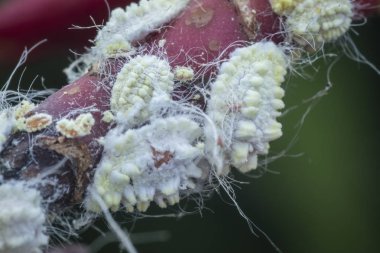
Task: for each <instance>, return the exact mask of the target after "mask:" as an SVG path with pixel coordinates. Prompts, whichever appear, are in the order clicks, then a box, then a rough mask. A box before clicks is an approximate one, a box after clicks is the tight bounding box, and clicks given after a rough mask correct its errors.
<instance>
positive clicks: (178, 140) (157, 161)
mask: <svg viewBox="0 0 380 253" xmlns="http://www.w3.org/2000/svg"><path fill="white" fill-rule="evenodd" d="M122 129H123V128H122V127H116V128H115V129H113V130H111V131H110V132H109V133H108V134H107V135H106V137H105V138H104V141H103V143H104V152H103V156H102V160H101V161H100V163H99V165H98V167H97V168H96V173H95V177H94V184H93V187H94V189H95V190H96V192H97V193H98V194H99V195H100V196H101V197H102V199H103V200H104V202H105V203H106V205H107V206H108V207H109V208H111V209H114V210H117V209H119V208H120V204H123V205H124V207H125V208H126V209H127V211H133V210H134V209H135V208H137V210H139V211H142V212H143V211H146V209H147V208H148V207H149V205H150V203H151V202H152V201H155V202H156V203H157V204H158V205H159V206H160V207H162V208H164V207H166V206H167V205H173V204H175V203H177V202H178V201H179V198H180V193H181V191H188V190H191V189H193V188H194V187H195V186H196V182H195V181H194V180H196V179H199V178H200V177H202V170H201V169H200V168H199V167H197V162H198V160H199V159H200V158H201V157H202V156H203V145H199V142H198V141H199V140H198V139H199V138H200V136H201V135H202V129H201V127H200V126H199V124H198V123H196V122H194V121H193V120H191V119H189V118H187V117H184V116H173V117H169V118H161V119H156V120H153V121H152V123H151V124H149V125H145V126H143V127H141V128H139V129H129V130H127V131H126V132H124V131H123V130H122ZM87 208H88V209H89V210H92V211H96V210H97V205H96V203H95V202H94V201H92V200H91V196H89V199H88V200H87Z"/></svg>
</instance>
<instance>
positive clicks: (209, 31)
mask: <svg viewBox="0 0 380 253" xmlns="http://www.w3.org/2000/svg"><path fill="white" fill-rule="evenodd" d="M29 1H32V0H29ZM44 1H48V0H38V1H37V0H35V2H38V3H39V2H44ZM91 1H94V2H95V0H91ZM99 1H100V0H99ZM361 1H362V2H363V1H364V0H361ZM70 2H71V1H70ZM86 2H87V1H86ZM96 2H98V1H96ZM238 2H239V1H228V0H205V1H203V2H200V1H195V0H194V1H192V3H191V4H190V6H189V7H188V8H187V9H186V10H185V11H184V13H182V14H181V15H180V16H179V17H178V18H177V19H175V20H173V21H172V22H171V23H170V24H169V26H167V28H166V29H163V30H162V31H161V32H160V33H158V34H155V35H152V36H150V37H149V39H148V40H147V43H148V44H150V45H151V46H152V45H153V44H155V45H156V44H157V43H158V41H159V40H165V41H166V43H165V45H164V47H165V49H166V52H167V56H168V58H169V60H170V62H171V64H172V66H173V67H175V66H178V65H186V66H190V67H192V68H194V69H195V70H197V71H204V70H209V69H206V68H205V64H206V65H207V64H208V63H210V62H212V61H215V60H219V59H223V58H226V57H227V56H228V53H229V52H230V51H231V50H233V48H235V47H237V46H239V44H238V43H235V42H236V41H240V42H241V43H246V42H247V41H248V40H251V41H257V40H262V39H263V38H268V39H272V40H273V41H275V42H278V41H281V39H282V38H281V37H279V36H274V35H275V34H277V32H278V31H280V28H281V27H280V25H279V23H278V22H279V21H278V18H277V16H276V15H275V14H274V13H272V12H271V9H270V5H269V2H268V0H261V1H259V0H251V1H250V6H249V8H252V10H254V11H255V12H249V13H253V14H254V15H252V16H248V19H247V16H244V13H243V12H242V9H239V8H238V5H237V4H236V3H238ZM232 3H235V5H233V4H232ZM367 3H368V2H367ZM35 8H37V7H35ZM16 9H17V8H16ZM231 44H232V45H233V46H231ZM152 47H153V46H152ZM189 56H190V58H189ZM122 63H123V61H113V62H110V64H109V65H110V66H111V68H112V69H113V70H112V74H111V76H113V78H112V77H111V78H110V79H108V78H106V77H104V76H101V75H100V74H99V73H96V72H92V73H90V74H87V75H85V76H83V77H82V78H80V79H79V80H77V81H76V82H74V83H72V84H70V85H68V86H65V87H63V88H62V89H61V90H59V91H58V92H56V93H55V94H53V95H52V96H50V97H49V98H47V99H46V100H45V101H44V102H43V103H42V104H40V105H39V106H38V107H37V108H36V109H35V110H34V111H33V112H32V113H36V112H44V113H48V114H50V115H52V116H53V118H54V120H58V119H60V118H62V117H66V116H70V117H75V116H76V115H78V114H79V113H81V112H91V113H92V114H93V116H94V118H95V121H96V123H95V125H94V126H93V128H92V133H91V135H88V136H86V137H82V138H74V139H68V138H63V137H62V136H60V135H59V134H58V133H57V132H56V130H55V127H54V125H52V126H50V128H49V131H41V132H37V133H34V134H28V133H25V132H22V133H17V134H14V135H12V136H11V137H10V138H9V141H8V143H7V144H6V145H5V149H4V151H3V152H2V153H1V154H0V159H1V160H2V161H3V162H4V161H6V162H7V163H8V164H10V166H11V167H12V168H13V171H12V173H8V174H6V173H5V174H4V173H3V174H4V175H3V176H4V178H5V179H10V178H21V179H26V180H27V179H28V178H32V177H35V176H36V175H38V174H39V173H41V172H42V171H43V170H44V168H45V167H48V165H46V162H44V161H50V160H52V162H55V163H57V162H58V161H60V160H62V159H63V158H65V157H66V158H69V161H67V162H66V163H65V166H63V168H62V169H61V170H60V172H59V175H52V176H56V177H57V178H58V180H59V181H60V184H61V185H65V187H67V189H69V190H68V191H67V192H66V193H65V194H63V195H62V196H61V197H59V198H58V199H57V201H56V203H53V205H52V206H51V208H53V209H58V208H61V207H70V206H72V205H73V204H77V203H79V202H81V200H82V198H83V195H84V192H85V189H86V188H87V186H88V184H89V183H90V181H91V178H92V174H93V169H94V168H95V167H96V164H97V162H98V161H99V159H100V156H101V151H102V148H101V145H100V144H99V143H98V142H97V140H96V139H98V138H99V137H102V136H104V135H105V134H106V133H107V131H108V130H109V128H110V126H109V125H108V124H106V123H105V122H103V121H102V120H101V115H102V112H104V111H105V110H108V109H109V100H110V89H111V86H112V82H113V80H114V76H115V75H116V73H117V69H119V68H120V65H122ZM91 108H92V109H96V110H95V111H92V109H91ZM30 139H32V140H33V141H34V142H35V143H37V145H35V149H34V148H33V149H30V145H29V144H30ZM14 140H16V141H18V143H19V145H13V144H12V143H15V141H14ZM32 156H33V158H34V159H33V162H32V163H30V162H29V161H30V160H32V159H31V157H32ZM44 166H45V167H44ZM49 187H50V186H49ZM41 192H43V195H44V197H45V198H48V197H51V195H52V194H54V188H53V189H51V188H46V186H41Z"/></svg>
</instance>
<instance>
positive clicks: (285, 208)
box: [0, 19, 380, 253]
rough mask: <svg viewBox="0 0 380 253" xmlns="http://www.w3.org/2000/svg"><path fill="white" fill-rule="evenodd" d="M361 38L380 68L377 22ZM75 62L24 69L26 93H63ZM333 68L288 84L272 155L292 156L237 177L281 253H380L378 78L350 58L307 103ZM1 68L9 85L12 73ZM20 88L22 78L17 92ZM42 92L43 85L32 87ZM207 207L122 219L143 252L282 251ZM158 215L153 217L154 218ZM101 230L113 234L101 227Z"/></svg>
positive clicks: (228, 213) (321, 65)
mask: <svg viewBox="0 0 380 253" xmlns="http://www.w3.org/2000/svg"><path fill="white" fill-rule="evenodd" d="M355 30H356V31H357V32H359V34H360V36H356V35H355V34H354V33H351V36H352V38H353V39H354V41H355V43H356V45H357V47H358V48H359V50H360V51H361V52H362V53H363V54H364V55H365V56H366V57H367V58H368V59H369V60H370V61H371V62H372V63H373V64H375V65H376V66H377V67H378V68H380V38H379V37H378V34H379V31H380V20H379V19H377V20H370V21H369V22H368V23H367V24H366V25H365V26H363V27H357V28H355ZM36 50H38V49H36ZM68 55H69V51H68V49H64V50H63V51H61V52H57V54H56V55H52V56H51V57H50V58H49V59H46V58H42V59H40V60H39V61H33V62H32V63H27V65H26V66H27V70H26V72H25V74H24V77H23V78H22V81H21V83H22V86H23V87H24V88H27V87H28V85H29V84H30V82H31V80H32V79H33V78H34V77H35V76H36V75H37V74H38V75H39V76H43V77H44V80H45V85H46V86H47V87H56V88H58V87H60V86H62V85H63V84H65V76H64V75H63V74H62V72H61V70H62V69H63V68H64V67H65V66H67V64H68V62H69V60H68ZM331 62H332V61H331V60H330V61H328V60H323V59H322V60H319V61H318V62H317V64H316V65H314V68H306V69H305V73H307V74H308V75H310V77H311V79H312V80H311V81H310V80H309V79H304V78H301V77H291V78H290V77H289V78H288V81H287V82H286V84H285V87H286V91H287V92H286V98H285V100H286V104H287V106H288V108H291V107H292V108H294V109H293V110H291V111H289V112H288V113H287V114H286V115H285V116H284V117H283V118H282V119H281V121H282V123H283V126H284V136H283V137H282V138H281V139H280V140H278V141H276V142H274V143H273V144H272V149H271V150H272V155H276V154H278V153H280V152H282V151H284V150H285V149H286V153H285V156H284V157H282V158H280V159H277V160H276V161H274V162H272V163H270V164H268V166H267V167H266V168H262V169H261V170H260V172H258V173H253V174H252V176H246V175H239V174H238V173H235V178H236V179H237V180H240V181H244V182H248V183H249V184H242V185H240V189H239V188H235V190H236V196H237V201H238V203H239V204H240V206H241V208H242V210H243V211H244V212H245V213H246V215H247V216H248V217H249V218H251V219H252V221H254V223H255V224H256V225H257V226H259V227H260V228H261V229H262V230H263V231H265V233H266V234H267V235H268V236H269V237H270V238H271V239H272V240H273V241H274V242H275V243H276V244H277V245H278V246H279V248H280V249H281V250H282V251H283V252H292V253H306V252H310V253H311V252H315V253H322V252H323V253H328V252H380V250H379V241H380V214H379V212H380V200H379V197H378V194H379V193H380V192H379V190H380V182H379V181H380V166H379V165H378V164H379V162H378V158H379V157H380V154H379V151H380V148H379V145H380V121H379V119H378V117H379V116H380V98H379V97H380V76H378V75H377V74H376V73H375V71H373V70H371V69H370V68H369V67H368V66H366V65H363V64H358V63H356V62H354V61H352V60H349V59H347V57H344V56H343V57H342V58H341V59H340V60H339V61H338V62H337V63H336V64H335V65H334V66H333V67H332V69H331V72H330V81H331V83H332V85H333V87H332V88H331V89H330V91H329V94H328V95H326V96H324V97H322V98H321V99H320V100H318V101H317V100H313V102H312V103H310V102H309V103H304V101H305V100H306V99H308V98H310V97H312V96H314V95H315V94H316V93H317V92H318V91H320V90H323V89H324V88H325V87H326V85H327V82H328V75H327V69H328V67H329V66H331ZM1 67H2V68H1V69H0V78H1V79H0V81H1V83H4V82H5V80H6V79H7V76H8V75H9V74H10V72H11V68H10V67H9V66H1ZM19 73H20V72H19ZM18 80H19V75H18V76H16V77H15V79H14V80H13V82H12V84H13V87H12V88H13V89H14V88H15V87H16V85H17V83H18ZM40 84H41V81H40V79H37V81H36V83H35V86H34V87H35V88H38V87H40V86H39V85H40ZM313 103H315V104H314V107H312V104H313ZM309 109H311V110H310V112H309V113H308V114H307V117H305V119H304V121H302V120H301V119H302V117H303V116H305V113H306V112H307V111H308V110H309ZM262 172H265V173H264V174H263V173H262ZM258 174H263V175H262V176H260V177H256V175H258ZM186 205H187V203H185V202H183V203H181V205H180V206H181V207H183V208H185V206H186ZM204 207H205V208H204V209H203V210H202V211H201V213H199V212H198V213H196V214H193V215H188V216H185V217H182V218H153V217H151V218H149V217H147V218H144V219H137V218H136V217H133V216H130V215H119V216H118V217H117V218H118V220H119V221H124V222H125V225H126V227H127V228H128V229H129V230H130V231H131V232H132V233H133V234H135V235H136V236H138V238H137V237H135V242H136V246H137V248H138V249H139V251H140V253H148V252H151V253H153V252H155V253H162V252H165V253H169V252H183V253H195V252H196V253H210V252H217V253H233V252H241V253H245V252H247V253H248V252H276V251H275V249H274V248H273V247H272V246H271V245H270V243H269V242H268V240H267V239H266V238H265V236H263V234H262V233H259V232H258V233H257V234H258V236H255V235H253V234H252V233H251V232H250V230H249V228H248V226H247V223H246V222H245V221H244V219H243V218H242V217H241V216H240V215H239V213H238V212H237V209H236V208H235V207H234V206H232V205H231V201H230V200H228V198H227V197H226V196H225V195H223V194H222V195H221V196H219V195H218V194H214V195H213V196H212V197H211V199H209V200H205V203H204ZM187 208H188V210H190V211H191V210H194V208H191V207H187ZM172 211H173V212H174V213H178V212H179V209H178V208H173V209H172ZM157 212H159V210H158V209H153V210H152V211H151V212H150V214H154V213H157ZM96 225H97V226H98V227H99V228H100V229H103V230H106V229H105V226H104V222H102V221H98V222H97V223H96ZM157 231H158V233H156V232H157ZM160 231H161V232H160ZM152 232H154V234H153V236H152V235H151V234H150V233H152ZM99 236H100V234H99V233H98V232H97V231H96V230H95V229H90V230H89V231H88V232H86V233H84V234H83V235H82V237H81V238H79V239H78V240H77V241H79V242H82V243H84V244H90V243H91V242H94V241H95V240H96V239H97V237H99ZM141 238H142V239H143V240H141ZM74 240H75V239H74ZM158 241H161V242H158ZM117 249H118V244H117V243H110V244H109V245H107V246H105V247H104V248H103V249H102V250H100V251H99V252H101V253H106V252H119V250H117Z"/></svg>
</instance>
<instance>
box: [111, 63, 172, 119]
mask: <svg viewBox="0 0 380 253" xmlns="http://www.w3.org/2000/svg"><path fill="white" fill-rule="evenodd" d="M173 86H174V75H173V73H172V72H171V70H170V65H169V62H168V61H166V60H163V59H160V58H158V57H157V56H153V55H139V56H137V57H135V58H133V59H131V60H130V61H129V62H127V63H126V64H125V65H124V66H123V68H122V69H121V70H120V72H119V73H118V75H117V78H116V81H115V84H114V85H113V87H112V95H111V110H112V111H113V113H114V114H115V115H116V116H117V118H118V119H119V121H123V122H127V123H128V124H131V125H136V124H140V123H142V122H144V121H146V120H147V119H148V118H149V116H150V114H151V113H150V107H154V106H153V104H155V103H163V102H164V101H168V100H170V93H171V92H172V90H173Z"/></svg>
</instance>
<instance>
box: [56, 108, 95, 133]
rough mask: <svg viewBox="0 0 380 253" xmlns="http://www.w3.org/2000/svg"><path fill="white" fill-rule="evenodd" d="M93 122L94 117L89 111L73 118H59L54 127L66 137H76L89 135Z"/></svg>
mask: <svg viewBox="0 0 380 253" xmlns="http://www.w3.org/2000/svg"><path fill="white" fill-rule="evenodd" d="M94 124H95V119H94V117H93V116H92V114H91V113H83V114H80V115H79V116H77V117H76V118H75V119H66V118H63V119H60V120H59V121H58V122H57V123H56V129H57V131H58V132H59V133H61V134H62V135H63V136H65V137H67V138H76V137H83V136H86V135H89V134H90V133H91V129H92V127H93V126H94Z"/></svg>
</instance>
